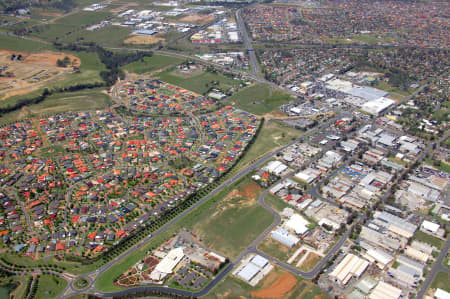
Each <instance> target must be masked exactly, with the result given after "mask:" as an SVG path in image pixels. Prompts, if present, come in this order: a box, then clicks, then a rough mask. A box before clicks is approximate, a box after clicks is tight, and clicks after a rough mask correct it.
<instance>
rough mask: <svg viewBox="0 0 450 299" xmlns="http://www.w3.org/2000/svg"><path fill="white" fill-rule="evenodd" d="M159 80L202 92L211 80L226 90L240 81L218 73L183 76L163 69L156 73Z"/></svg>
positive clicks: (207, 87) (206, 88)
mask: <svg viewBox="0 0 450 299" xmlns="http://www.w3.org/2000/svg"><path fill="white" fill-rule="evenodd" d="M156 77H158V78H159V79H160V80H162V81H165V82H168V83H172V84H175V85H178V86H181V87H183V88H186V89H188V90H191V91H194V92H197V93H200V94H203V93H205V92H206V91H207V90H208V89H209V86H210V84H211V82H213V81H214V82H218V86H217V87H219V88H220V89H222V90H228V89H230V88H232V87H235V86H237V85H239V83H240V81H237V80H234V79H232V78H229V77H225V76H223V75H221V74H218V73H210V72H203V71H202V72H200V73H197V74H194V75H192V76H188V77H186V76H185V77H183V76H181V75H178V74H177V73H175V72H174V71H164V72H161V73H159V74H157V75H156Z"/></svg>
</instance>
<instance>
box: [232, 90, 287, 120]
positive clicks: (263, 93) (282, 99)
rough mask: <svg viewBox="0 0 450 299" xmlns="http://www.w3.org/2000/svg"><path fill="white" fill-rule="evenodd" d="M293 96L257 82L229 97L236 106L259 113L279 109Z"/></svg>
mask: <svg viewBox="0 0 450 299" xmlns="http://www.w3.org/2000/svg"><path fill="white" fill-rule="evenodd" d="M290 100H292V97H291V96H290V95H288V94H286V93H283V92H281V91H278V90H272V88H270V87H269V86H267V85H265V84H257V85H253V86H250V87H247V88H244V89H242V90H241V91H239V92H237V93H236V94H234V95H233V96H231V97H230V98H229V101H230V102H232V103H234V104H235V106H236V107H238V108H241V109H243V110H246V111H248V112H252V113H255V114H258V115H262V114H265V113H269V112H272V111H274V110H278V107H280V105H282V104H286V103H288V102H289V101H290Z"/></svg>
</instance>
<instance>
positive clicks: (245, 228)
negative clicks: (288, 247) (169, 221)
mask: <svg viewBox="0 0 450 299" xmlns="http://www.w3.org/2000/svg"><path fill="white" fill-rule="evenodd" d="M259 192H260V190H258V189H256V188H255V185H254V183H253V182H252V181H251V180H250V178H248V177H245V178H243V179H241V180H239V181H237V182H235V183H234V184H232V185H230V186H229V187H227V188H225V189H224V190H223V191H222V192H220V193H218V194H217V195H216V196H214V197H213V198H211V199H210V200H208V201H207V202H205V203H203V204H202V205H201V206H200V207H198V208H197V209H195V210H194V211H192V212H191V213H189V214H188V215H186V216H185V217H183V218H182V219H181V220H180V221H178V222H177V223H175V224H173V225H172V226H170V227H169V228H168V229H167V230H166V231H165V232H164V233H162V234H159V235H157V236H154V237H153V238H152V239H151V240H150V241H149V242H147V243H146V244H145V245H144V246H142V247H141V248H139V249H138V250H135V251H133V253H131V254H130V255H128V256H127V257H126V258H125V259H124V260H123V261H122V262H120V263H117V264H114V265H113V266H112V267H111V268H109V269H108V270H107V271H105V272H104V273H103V274H102V275H101V276H100V277H99V279H98V280H97V281H96V283H95V287H96V288H97V289H98V290H101V291H104V292H111V291H117V290H121V289H123V288H121V287H118V286H115V285H114V284H113V281H114V279H116V278H117V277H119V276H120V275H121V274H122V273H123V272H125V271H126V270H127V269H128V268H130V267H131V266H132V265H134V264H135V263H136V262H137V261H139V260H140V259H142V258H143V257H144V255H145V254H146V252H147V251H148V250H151V249H152V248H156V247H157V246H158V245H159V244H161V243H162V242H164V241H166V240H167V239H168V238H169V237H170V236H172V235H173V234H176V233H177V232H178V231H179V230H180V229H182V228H187V229H190V230H191V231H196V232H197V233H199V237H200V238H201V239H202V240H203V242H205V245H208V244H211V245H212V246H214V248H211V249H214V250H217V251H218V252H220V253H223V254H224V255H226V256H228V257H232V256H236V255H237V254H238V253H239V252H240V251H241V250H243V249H244V248H245V247H246V246H248V245H249V244H250V243H251V242H252V241H253V239H254V238H256V236H258V235H259V234H260V233H261V232H263V231H264V229H265V228H266V227H267V226H269V225H270V223H271V222H272V220H273V218H272V215H271V214H270V213H269V212H267V211H266V210H265V209H264V208H262V207H260V206H259V205H258V204H257V203H256V196H257V193H259ZM230 194H231V195H230ZM243 194H247V195H250V194H253V195H252V196H251V198H252V199H245V200H242V199H237V198H236V197H235V196H238V198H242V195H243ZM238 205H239V206H240V208H239V209H238V208H237V207H236V206H238ZM237 210H241V211H239V212H238V213H237V214H233V212H234V211H237ZM216 211H220V212H219V213H216V214H215V215H214V213H215V212H216ZM230 211H231V212H230ZM230 217H231V218H230ZM231 222H236V224H231V227H229V226H228V225H229V224H230V223H231ZM207 223H209V225H208V224H207ZM211 223H214V226H216V225H218V226H221V227H222V231H220V232H219V234H220V238H217V236H216V235H214V234H216V233H217V228H215V227H210V226H212V225H210V224H211ZM238 225H239V226H238ZM238 227H239V229H238ZM197 228H198V229H197ZM221 246H223V247H221Z"/></svg>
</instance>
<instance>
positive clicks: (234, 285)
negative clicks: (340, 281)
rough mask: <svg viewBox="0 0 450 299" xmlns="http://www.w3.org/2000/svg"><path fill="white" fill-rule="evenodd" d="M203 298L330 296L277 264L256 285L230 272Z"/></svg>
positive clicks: (290, 298)
mask: <svg viewBox="0 0 450 299" xmlns="http://www.w3.org/2000/svg"><path fill="white" fill-rule="evenodd" d="M202 298H207V299H218V298H284V299H294V298H311V299H313V298H314V299H326V298H329V297H328V296H327V295H326V294H325V293H323V292H322V291H321V290H320V288H319V287H317V286H315V285H314V284H313V283H312V282H310V281H308V280H303V279H301V278H298V277H295V276H294V275H292V274H290V273H289V272H287V271H286V270H284V269H281V268H280V267H279V266H275V267H274V269H273V270H272V271H271V272H270V273H269V274H268V275H267V276H266V277H264V278H263V279H262V280H261V281H260V282H259V283H258V284H257V285H256V286H255V287H251V286H250V285H249V284H247V283H245V282H243V281H242V280H240V279H238V278H236V277H234V276H232V275H231V274H230V275H228V276H227V277H226V278H225V279H223V280H222V281H221V282H220V283H219V284H218V285H217V286H216V287H214V288H213V289H212V290H211V291H210V292H209V294H208V295H206V296H204V297H202Z"/></svg>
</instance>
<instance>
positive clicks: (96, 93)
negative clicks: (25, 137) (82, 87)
mask: <svg viewBox="0 0 450 299" xmlns="http://www.w3.org/2000/svg"><path fill="white" fill-rule="evenodd" d="M110 103H111V102H110V97H109V96H108V95H106V94H104V93H102V92H101V89H92V90H86V91H80V92H70V93H61V94H55V95H52V96H49V97H48V98H47V99H45V100H44V101H43V102H41V103H39V104H35V105H31V106H27V107H24V108H22V109H21V110H17V111H14V112H10V113H8V114H6V115H3V116H2V117H0V124H1V125H3V124H7V123H11V122H15V121H19V120H22V119H25V118H31V117H42V116H47V115H52V114H56V113H62V112H67V111H83V110H92V109H102V108H106V107H109V105H110Z"/></svg>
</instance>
